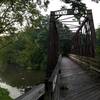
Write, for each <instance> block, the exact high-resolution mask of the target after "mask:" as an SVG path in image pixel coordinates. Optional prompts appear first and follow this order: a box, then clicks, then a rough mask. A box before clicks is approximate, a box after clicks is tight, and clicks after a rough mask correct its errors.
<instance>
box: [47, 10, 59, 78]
mask: <svg viewBox="0 0 100 100" xmlns="http://www.w3.org/2000/svg"><path fill="white" fill-rule="evenodd" d="M58 52H59V35H58V32H57V27H56V20H55V13H54V12H51V14H50V22H49V36H48V64H47V77H48V78H49V77H50V75H51V73H52V71H53V69H54V68H55V66H56V64H57V60H58V56H59V54H58Z"/></svg>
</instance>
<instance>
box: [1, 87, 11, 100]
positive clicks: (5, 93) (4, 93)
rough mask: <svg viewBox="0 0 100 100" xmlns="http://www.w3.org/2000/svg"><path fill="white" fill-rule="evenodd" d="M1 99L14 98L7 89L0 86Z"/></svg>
mask: <svg viewBox="0 0 100 100" xmlns="http://www.w3.org/2000/svg"><path fill="white" fill-rule="evenodd" d="M0 100H12V99H11V98H10V97H9V92H8V91H7V90H5V89H2V88H0Z"/></svg>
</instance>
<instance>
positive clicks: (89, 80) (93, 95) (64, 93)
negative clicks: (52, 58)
mask: <svg viewBox="0 0 100 100" xmlns="http://www.w3.org/2000/svg"><path fill="white" fill-rule="evenodd" d="M60 86H61V90H60V100H100V81H99V80H97V81H96V80H95V78H93V77H91V76H90V75H89V74H88V73H87V72H86V71H84V70H83V69H82V68H81V67H80V66H79V65H78V64H76V63H75V62H73V61H72V60H70V59H69V58H63V59H62V63H61V80H60Z"/></svg>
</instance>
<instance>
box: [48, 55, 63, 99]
mask: <svg viewBox="0 0 100 100" xmlns="http://www.w3.org/2000/svg"><path fill="white" fill-rule="evenodd" d="M61 61H62V56H61V55H60V56H59V58H58V62H57V64H56V67H55V68H54V70H53V72H52V74H51V77H50V78H49V80H48V84H47V88H48V91H46V92H48V93H47V94H48V100H59V92H60V86H59V82H60V81H59V80H60V65H61Z"/></svg>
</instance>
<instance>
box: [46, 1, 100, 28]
mask: <svg viewBox="0 0 100 100" xmlns="http://www.w3.org/2000/svg"><path fill="white" fill-rule="evenodd" d="M50 1H51V3H50V4H49V8H48V11H47V12H46V13H47V14H49V13H50V11H55V10H59V9H60V7H61V6H62V5H64V3H63V2H60V0H50ZM83 2H84V3H85V4H86V6H87V7H88V8H89V9H92V12H93V19H94V25H95V28H97V27H98V26H99V25H100V3H95V2H92V1H91V0H83Z"/></svg>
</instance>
